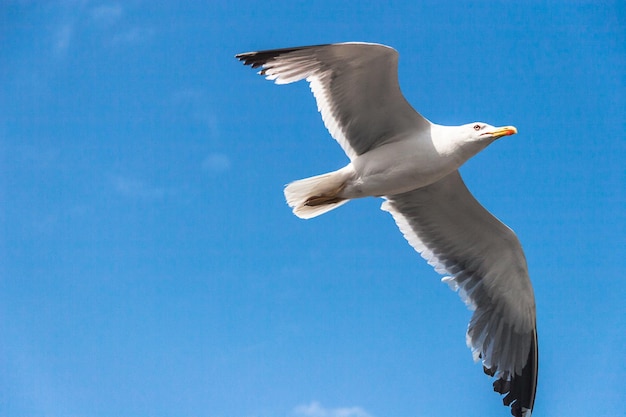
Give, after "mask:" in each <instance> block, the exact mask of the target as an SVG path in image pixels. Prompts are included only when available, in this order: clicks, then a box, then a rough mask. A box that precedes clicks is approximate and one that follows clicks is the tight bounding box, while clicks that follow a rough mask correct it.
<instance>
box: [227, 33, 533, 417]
mask: <svg viewBox="0 0 626 417" xmlns="http://www.w3.org/2000/svg"><path fill="white" fill-rule="evenodd" d="M236 58H238V59H239V60H241V61H243V63H244V64H245V65H251V66H252V68H260V69H261V71H260V72H259V74H261V75H264V76H266V77H267V79H269V80H274V81H275V82H276V83H277V84H289V83H292V82H296V81H300V80H303V79H304V80H306V81H308V82H309V83H310V86H311V90H312V91H313V94H314V96H315V99H316V100H317V107H318V110H319V111H320V113H321V114H322V119H323V120H324V124H325V125H326V128H327V129H328V130H329V131H330V134H331V135H332V136H333V138H335V139H336V140H337V142H339V145H341V147H342V148H343V150H344V152H345V153H346V154H347V155H348V157H349V158H350V163H349V164H348V165H346V166H345V167H343V168H341V169H339V170H337V171H334V172H330V173H327V174H322V175H318V176H314V177H311V178H306V179H303V180H299V181H295V182H292V183H291V184H289V185H287V186H286V188H285V197H286V199H287V203H288V204H289V206H290V207H292V208H293V212H294V213H295V215H296V216H298V217H301V218H303V219H309V218H312V217H316V216H319V215H320V214H323V213H326V212H327V211H329V210H332V209H334V208H337V207H339V206H340V205H342V204H345V203H347V202H348V201H350V200H352V199H355V198H361V197H368V196H374V197H383V198H384V199H385V200H386V201H385V202H384V203H383V205H382V209H383V210H385V211H388V212H389V213H391V215H392V216H393V218H394V220H395V221H396V223H397V225H398V227H399V228H400V231H401V232H402V233H403V234H404V237H405V238H406V239H407V240H408V242H409V243H410V244H411V246H413V248H415V250H416V251H417V252H419V253H420V255H421V256H422V257H423V258H424V259H426V261H428V263H429V264H430V265H432V266H433V267H434V268H435V270H436V271H437V272H439V273H441V274H446V275H448V276H446V277H445V278H443V280H442V281H444V282H446V283H448V284H449V285H450V287H451V288H452V289H453V290H458V291H459V293H460V295H461V297H462V299H463V300H464V301H465V303H466V304H467V305H468V306H469V307H470V308H471V309H472V310H474V313H473V315H472V318H471V321H470V323H469V326H468V329H467V337H466V340H467V345H468V347H470V348H471V350H472V352H473V356H474V360H475V361H478V360H479V359H482V363H483V369H484V371H485V373H486V374H488V375H489V376H495V377H496V378H497V379H496V381H495V382H494V383H493V387H494V390H495V391H497V392H498V393H500V394H505V397H504V399H503V402H504V405H505V406H508V405H510V406H511V413H512V414H513V415H514V416H517V417H530V415H531V412H532V409H533V405H534V402H535V392H536V386H537V362H538V353H537V331H536V325H535V299H534V295H533V289H532V285H531V283H530V278H529V277H528V269H527V266H526V259H525V257H524V252H523V250H522V247H521V245H520V242H519V240H518V239H517V236H515V233H514V232H513V231H512V230H511V229H509V228H508V227H507V226H506V225H504V224H503V223H501V222H500V221H499V220H498V219H496V218H495V217H494V216H493V215H491V214H490V213H489V212H488V211H487V210H486V209H485V208H484V207H482V206H481V205H480V203H479V202H478V201H476V199H474V197H473V196H472V194H471V193H470V192H469V190H468V189H467V187H466V186H465V184H464V183H463V180H462V179H461V176H460V175H459V172H458V169H459V167H460V166H461V165H463V163H465V161H467V160H468V159H469V158H471V157H472V156H474V155H476V154H477V153H478V152H480V151H481V150H483V149H484V148H485V147H487V145H489V144H491V143H492V142H494V141H495V140H496V139H498V138H501V137H503V136H508V135H513V134H515V133H517V129H516V128H515V127H513V126H506V127H493V126H491V125H488V124H486V123H483V122H473V123H469V124H465V125H462V126H442V125H438V124H435V123H432V122H430V121H429V120H427V119H425V118H424V117H423V116H421V115H420V114H419V113H417V112H416V111H415V110H414V109H413V108H412V107H411V105H410V104H409V103H408V102H407V101H406V99H405V98H404V96H403V95H402V92H401V91H400V87H399V85H398V75H397V68H398V53H397V51H396V50H394V49H393V48H390V47H388V46H385V45H379V44H371V43H356V42H354V43H353V42H350V43H338V44H329V45H316V46H303V47H296V48H286V49H275V50H267V51H259V52H247V53H242V54H238V55H236Z"/></svg>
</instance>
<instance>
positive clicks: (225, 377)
mask: <svg viewBox="0 0 626 417" xmlns="http://www.w3.org/2000/svg"><path fill="white" fill-rule="evenodd" d="M625 9H626V6H625V4H624V3H623V2H620V1H613V2H611V1H605V2H578V1H556V2H543V1H541V2H539V1H525V2H512V1H511V2H505V1H494V2H463V1H461V2H446V1H439V0H437V1H416V0H410V1H386V2H383V1H380V2H372V1H363V0H360V1H336V0H332V1H294V0H290V1H264V2H257V1H228V2H226V1H219V0H218V1H216V0H211V1H205V2H200V1H197V2H179V1H171V2H165V1H159V2H151V1H134V0H131V1H119V2H111V1H108V0H102V1H87V0H85V1H40V2H37V1H8V0H5V1H2V2H1V4H0V87H1V90H0V416H16V417H70V416H71V417H107V416H121V417H126V416H127V417H144V416H145V417H148V416H150V417H170V416H171V417H180V416H183V417H186V416H189V417H191V416H199V417H421V416H426V417H430V416H437V417H439V416H444V417H447V416H455V417H456V416H460V415H463V416H487V415H488V416H507V415H509V410H508V409H506V408H504V407H503V406H502V405H501V399H500V397H499V396H498V395H497V394H495V393H493V392H492V391H491V390H492V388H491V382H492V381H491V380H490V379H489V378H488V377H486V376H485V375H483V372H482V369H481V366H480V365H478V364H475V363H473V362H472V360H471V352H470V350H469V349H468V348H467V347H466V346H465V335H464V333H465V330H466V326H467V322H468V320H469V318H470V315H471V313H470V312H469V311H468V310H467V309H466V307H465V306H464V304H463V303H462V302H461V301H460V300H459V297H458V296H457V295H456V294H454V293H453V292H452V291H450V290H449V289H448V287H447V286H446V285H444V284H442V283H441V282H440V278H441V277H440V276H438V275H437V274H436V273H435V272H434V271H433V270H432V268H430V267H429V266H428V265H427V264H426V263H425V262H424V261H423V260H422V259H421V257H419V256H418V254H417V253H415V252H414V251H413V249H412V248H411V247H410V246H409V245H408V244H407V243H406V242H405V240H404V238H403V237H402V235H401V234H400V232H399V231H398V230H397V228H396V226H395V224H394V222H393V220H392V218H391V216H390V215H389V214H388V213H385V212H382V211H380V210H379V207H380V203H381V202H382V200H380V199H373V198H372V199H367V200H361V201H354V202H351V203H349V204H348V205H346V206H343V207H341V208H340V209H338V210H336V211H333V212H331V213H328V214H326V215H324V216H322V217H320V218H317V219H314V220H309V221H303V220H300V219H298V218H296V217H295V216H293V214H292V213H291V211H290V210H289V208H288V207H287V206H286V204H285V203H284V200H283V194H282V189H283V185H284V184H286V183H288V182H290V181H292V180H295V179H299V178H304V177H308V176H311V175H315V174H320V173H323V172H327V171H330V170H334V169H337V168H339V167H341V166H343V165H344V164H345V163H346V162H347V158H346V156H345V155H344V154H343V152H342V151H341V149H340V147H339V146H338V145H337V144H336V143H335V142H334V141H333V140H332V139H331V138H330V136H329V134H328V133H327V132H326V130H325V128H324V126H323V124H322V121H321V118H320V117H319V114H318V113H317V111H316V106H315V102H314V99H313V97H312V95H311V94H310V92H309V90H308V87H307V85H306V84H305V83H299V84H294V85H289V86H275V85H274V84H272V83H270V82H268V81H265V80H264V79H263V78H261V77H259V76H257V75H255V73H254V72H253V71H251V70H250V69H249V68H246V67H244V66H242V65H241V64H240V63H239V62H238V61H236V60H235V59H234V55H235V54H236V53H238V52H246V51H253V50H259V49H269V48H280V47H288V46H298V45H307V44H319V43H327V42H341V41H368V42H380V43H384V44H388V45H391V46H393V47H394V48H396V49H397V50H398V51H399V52H400V63H399V76H400V84H401V86H402V89H403V91H404V93H405V95H406V96H407V98H408V100H409V101H410V102H411V103H412V104H413V106H414V107H415V108H416V109H417V110H419V111H420V112H421V113H422V114H423V115H424V116H426V117H427V118H429V119H430V120H432V121H434V122H437V123H441V124H451V125H452V124H463V123H467V122H471V121H476V120H480V121H485V122H488V123H490V124H493V125H505V124H512V125H515V126H517V128H518V129H519V134H518V135H515V136H511V137H507V138H504V139H502V140H500V141H498V142H496V143H495V144H493V145H492V146H491V147H489V148H488V149H487V150H485V151H484V152H483V153H481V154H480V155H478V156H477V157H475V158H474V159H473V160H471V161H470V162H469V163H467V164H466V166H464V167H463V168H462V170H461V171H462V175H463V176H464V178H465V180H466V182H467V184H468V186H469V188H470V189H471V190H472V192H473V193H474V194H475V196H476V197H477V198H478V199H479V200H480V201H481V202H482V203H483V205H485V207H487V208H488V209H489V210H490V211H491V212H492V213H494V214H495V215H496V216H497V217H499V218H500V219H501V220H503V221H504V222H505V223H507V224H508V225H509V226H511V227H512V228H513V229H514V230H515V231H516V232H517V234H518V236H519V238H520V240H521V242H522V244H523V246H524V249H525V251H526V256H527V259H528V264H529V269H530V274H531V279H532V281H533V284H534V288H535V295H536V301H537V314H538V330H539V338H540V339H539V347H540V375H539V388H538V391H537V402H536V407H535V413H534V415H536V416H568V417H577V416H594V417H602V416H606V417H614V416H624V415H626V411H624V410H625V407H624V399H625V398H626V390H625V389H624V375H625V374H626V359H625V358H626V307H625V302H624V299H625V298H626V290H625V285H624V284H625V277H624V267H625V266H626V265H625V260H624V259H625V257H626V242H625V235H626V228H625V220H626V216H625V212H626V168H625V166H626V145H625V143H626V142H625V133H624V132H626V116H625V113H626V112H625V108H626V100H625V95H626V94H625V91H626V82H625V81H626V11H625Z"/></svg>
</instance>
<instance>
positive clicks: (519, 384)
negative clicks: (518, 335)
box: [485, 330, 539, 417]
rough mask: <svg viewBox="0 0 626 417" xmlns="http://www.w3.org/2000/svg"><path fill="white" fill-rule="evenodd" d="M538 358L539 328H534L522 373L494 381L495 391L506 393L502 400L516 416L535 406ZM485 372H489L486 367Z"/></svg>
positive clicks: (521, 416) (522, 415) (522, 414)
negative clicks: (508, 378) (507, 378)
mask: <svg viewBox="0 0 626 417" xmlns="http://www.w3.org/2000/svg"><path fill="white" fill-rule="evenodd" d="M538 360H539V354H538V349H537V330H534V331H533V338H532V341H531V345H530V351H529V352H528V360H527V361H526V365H524V368H523V369H522V374H521V375H513V377H512V378H511V379H510V380H508V381H507V380H506V379H502V378H500V379H498V380H497V381H495V382H494V383H493V390H494V391H496V392H498V393H500V394H503V395H504V394H506V395H505V397H504V398H503V399H502V402H503V403H504V405H505V406H509V405H510V406H511V414H512V415H513V416H514V417H524V410H530V411H531V412H532V410H533V407H534V406H535V393H536V392H537V375H538V372H537V369H538ZM489 371H491V370H489ZM485 373H487V374H489V373H488V372H487V370H486V369H485Z"/></svg>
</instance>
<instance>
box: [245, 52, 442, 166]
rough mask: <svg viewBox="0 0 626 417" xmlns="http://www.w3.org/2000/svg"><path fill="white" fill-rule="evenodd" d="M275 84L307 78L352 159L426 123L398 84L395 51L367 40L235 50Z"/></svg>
mask: <svg viewBox="0 0 626 417" xmlns="http://www.w3.org/2000/svg"><path fill="white" fill-rule="evenodd" d="M236 58H238V59H239V60H241V61H243V63H244V64H245V65H250V66H252V68H261V71H260V72H259V74H261V75H265V76H266V77H267V79H269V80H275V82H276V83H277V84H288V83H292V82H295V81H300V80H302V79H306V80H307V81H308V82H309V83H310V86H311V90H312V91H313V95H314V96H315V99H316V100H317V107H318V110H319V111H320V113H321V114H322V119H323V120H324V124H325V125H326V128H327V129H328V131H329V132H330V134H331V135H332V136H333V138H335V139H336V140H337V142H339V144H340V145H341V147H342V148H343V150H344V152H345V153H346V154H347V155H348V157H349V158H350V159H351V160H353V159H354V158H356V157H357V156H358V155H361V154H363V153H365V152H367V151H369V150H371V149H373V148H375V147H378V146H380V145H383V144H385V143H389V142H393V141H394V140H397V139H401V137H402V136H404V135H406V133H407V132H410V131H413V130H421V129H429V128H430V122H428V120H426V119H425V118H423V117H422V116H421V115H420V114H419V113H417V112H416V111H415V110H413V108H412V107H411V105H410V104H409V103H408V102H407V101H406V99H405V98H404V96H403V95H402V92H401V91H400V86H399V85H398V52H397V51H396V50H395V49H393V48H390V47H388V46H384V45H379V44H371V43H338V44H329V45H317V46H305V47H298V48H286V49H274V50H268V51H259V52H247V53H243V54H238V55H236Z"/></svg>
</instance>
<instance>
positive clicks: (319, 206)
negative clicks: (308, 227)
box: [285, 170, 350, 219]
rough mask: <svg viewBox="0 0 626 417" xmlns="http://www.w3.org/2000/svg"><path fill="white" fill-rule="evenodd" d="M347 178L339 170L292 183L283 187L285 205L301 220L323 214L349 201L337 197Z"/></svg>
mask: <svg viewBox="0 0 626 417" xmlns="http://www.w3.org/2000/svg"><path fill="white" fill-rule="evenodd" d="M347 178H348V176H347V174H346V171H344V170H339V171H334V172H329V173H327V174H322V175H316V176H315V177H310V178H305V179H303V180H298V181H294V182H292V183H290V184H288V185H287V186H286V187H285V198H286V199H287V204H288V205H289V207H291V208H292V209H293V213H294V214H295V215H296V216H298V217H300V218H301V219H310V218H313V217H317V216H319V215H321V214H324V213H326V212H327V211H330V210H332V209H335V208H337V207H339V206H341V205H343V204H345V203H347V202H348V201H350V200H349V199H344V198H341V197H339V195H338V194H339V193H340V192H341V190H343V187H344V185H345V182H346V179H347Z"/></svg>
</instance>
